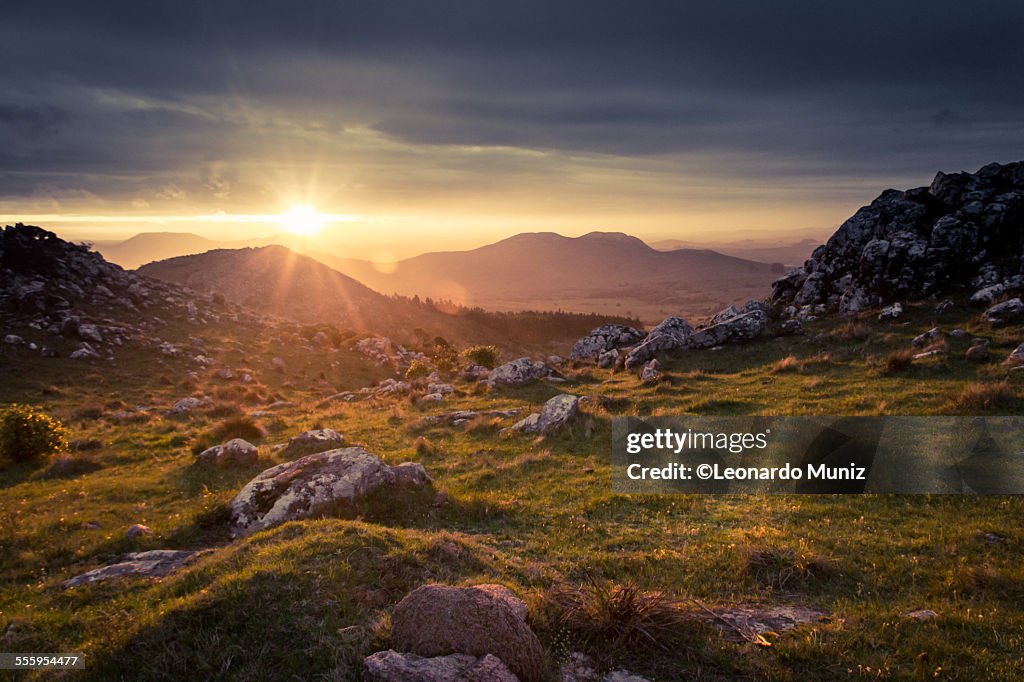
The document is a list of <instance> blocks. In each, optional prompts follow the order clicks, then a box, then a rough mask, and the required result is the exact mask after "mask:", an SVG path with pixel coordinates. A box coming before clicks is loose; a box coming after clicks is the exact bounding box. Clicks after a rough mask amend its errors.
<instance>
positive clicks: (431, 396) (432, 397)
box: [419, 393, 444, 403]
mask: <svg viewBox="0 0 1024 682" xmlns="http://www.w3.org/2000/svg"><path fill="white" fill-rule="evenodd" d="M419 402H421V403H441V402H444V396H443V395H441V394H440V393H426V394H424V395H422V396H420V398H419Z"/></svg>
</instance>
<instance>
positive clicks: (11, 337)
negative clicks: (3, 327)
mask: <svg viewBox="0 0 1024 682" xmlns="http://www.w3.org/2000/svg"><path fill="white" fill-rule="evenodd" d="M4 343H6V344H7V345H8V346H20V345H21V344H22V343H24V340H23V339H22V338H21V337H20V336H18V335H17V334H8V335H7V336H5V337H4Z"/></svg>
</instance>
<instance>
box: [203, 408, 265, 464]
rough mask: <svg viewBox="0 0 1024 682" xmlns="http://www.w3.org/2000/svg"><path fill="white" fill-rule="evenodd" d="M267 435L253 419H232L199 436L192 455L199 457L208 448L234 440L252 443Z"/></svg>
mask: <svg viewBox="0 0 1024 682" xmlns="http://www.w3.org/2000/svg"><path fill="white" fill-rule="evenodd" d="M266 435H267V432H266V430H265V429H264V428H263V427H262V426H260V425H259V424H258V423H256V422H255V421H253V419H252V417H232V418H231V419H225V420H224V421H222V422H221V423H220V424H217V426H215V427H213V428H212V429H210V430H209V431H207V432H205V433H203V434H201V435H200V436H198V437H197V438H196V439H195V441H194V442H193V443H192V454H194V455H198V454H199V453H200V452H202V451H203V450H205V449H206V448H210V447H213V446H214V445H220V444H221V443H225V442H227V441H229V440H231V439H232V438H242V439H244V440H247V441H250V442H251V441H254V440H259V439H260V438H263V437H265V436H266Z"/></svg>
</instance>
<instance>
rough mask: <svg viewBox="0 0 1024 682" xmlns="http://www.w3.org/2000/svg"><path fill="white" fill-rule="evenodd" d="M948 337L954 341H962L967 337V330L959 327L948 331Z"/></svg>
mask: <svg viewBox="0 0 1024 682" xmlns="http://www.w3.org/2000/svg"><path fill="white" fill-rule="evenodd" d="M949 335H950V336H951V337H953V338H954V339H956V340H957V341H963V340H964V339H966V338H967V337H968V334H967V330H965V329H961V328H960V327H957V328H956V329H953V330H952V331H950V332H949Z"/></svg>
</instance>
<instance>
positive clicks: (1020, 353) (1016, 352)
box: [1006, 343, 1024, 365]
mask: <svg viewBox="0 0 1024 682" xmlns="http://www.w3.org/2000/svg"><path fill="white" fill-rule="evenodd" d="M1006 364H1008V365H1020V364H1024V343H1022V344H1020V345H1019V346H1017V347H1016V348H1014V349H1013V352H1012V353H1010V357H1008V358H1006Z"/></svg>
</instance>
